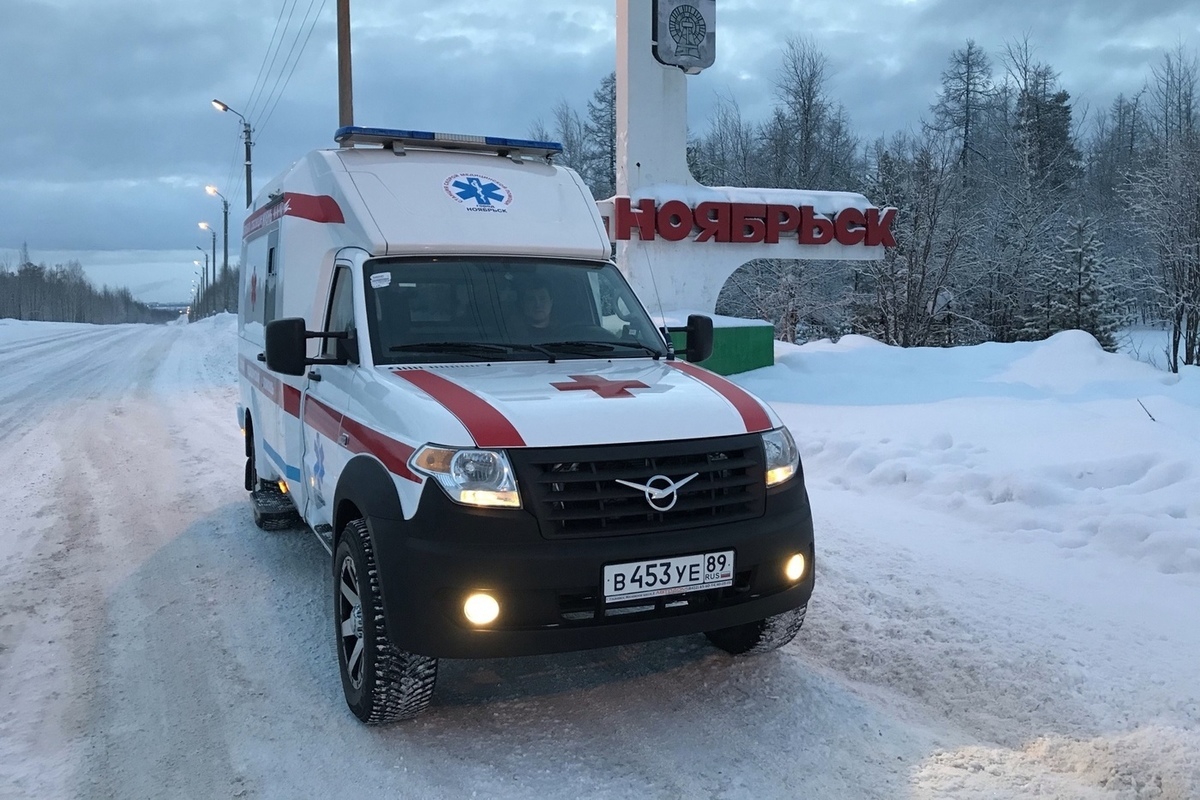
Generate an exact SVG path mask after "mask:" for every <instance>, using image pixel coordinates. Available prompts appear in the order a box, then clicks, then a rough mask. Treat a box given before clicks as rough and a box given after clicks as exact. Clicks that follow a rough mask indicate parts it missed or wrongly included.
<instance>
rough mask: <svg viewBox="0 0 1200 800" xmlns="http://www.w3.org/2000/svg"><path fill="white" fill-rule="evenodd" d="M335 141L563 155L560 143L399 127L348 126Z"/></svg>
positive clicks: (516, 156) (388, 147)
mask: <svg viewBox="0 0 1200 800" xmlns="http://www.w3.org/2000/svg"><path fill="white" fill-rule="evenodd" d="M333 138H334V141H336V142H337V143H338V144H340V145H342V146H347V145H359V144H371V145H375V144H377V145H383V147H384V149H386V150H392V151H395V153H396V155H403V154H404V148H406V147H419V148H422V149H428V150H466V151H470V152H473V153H494V154H496V155H498V156H502V157H508V158H512V159H514V160H516V159H519V158H522V157H531V158H544V159H546V161H547V162H549V161H550V160H551V159H552V158H554V156H556V155H558V154H559V153H561V152H562V150H563V148H562V145H561V144H559V143H558V142H540V141H537V140H534V139H509V138H506V137H502V136H473V135H470V134H464V133H433V132H431V131H408V130H399V129H395V128H362V127H358V126H355V125H348V126H346V127H343V128H338V129H337V131H335V132H334V134H333Z"/></svg>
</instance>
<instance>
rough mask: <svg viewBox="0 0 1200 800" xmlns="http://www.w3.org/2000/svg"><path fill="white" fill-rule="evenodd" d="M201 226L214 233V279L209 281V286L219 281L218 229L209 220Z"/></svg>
mask: <svg viewBox="0 0 1200 800" xmlns="http://www.w3.org/2000/svg"><path fill="white" fill-rule="evenodd" d="M200 227H201V228H203V229H204V230H206V231H208V232H209V233H211V234H212V256H213V258H212V280H210V281H209V282H208V285H209V288H212V286H213V284H215V283H216V282H217V229H216V228H214V227H213V226H212V225H209V224H208V223H207V222H201V223H200Z"/></svg>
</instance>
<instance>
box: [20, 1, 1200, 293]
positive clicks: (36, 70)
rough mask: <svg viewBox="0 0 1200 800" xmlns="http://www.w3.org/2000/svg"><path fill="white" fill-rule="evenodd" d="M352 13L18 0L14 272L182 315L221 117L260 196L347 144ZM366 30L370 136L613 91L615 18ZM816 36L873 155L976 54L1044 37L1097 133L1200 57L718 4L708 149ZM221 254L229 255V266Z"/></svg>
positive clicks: (232, 195)
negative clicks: (63, 268) (342, 97)
mask: <svg viewBox="0 0 1200 800" xmlns="http://www.w3.org/2000/svg"><path fill="white" fill-rule="evenodd" d="M645 2H647V3H649V2H650V0H645ZM334 8H335V0H204V2H200V3H181V2H178V0H0V109H2V110H3V111H2V114H3V116H0V148H2V149H0V152H2V153H3V156H0V263H4V262H5V261H7V262H8V263H9V264H10V265H12V264H15V263H16V261H17V249H18V248H19V247H20V246H21V244H22V242H27V243H28V247H29V251H30V256H31V258H32V260H34V261H36V262H46V263H49V264H54V263H58V262H62V261H65V260H68V259H70V258H78V259H79V260H80V261H82V262H83V264H84V268H85V269H86V270H87V271H88V273H89V274H90V275H91V276H92V277H93V280H94V281H95V282H96V283H97V284H101V283H108V284H112V285H128V286H130V288H131V289H132V290H133V291H134V294H135V295H136V296H139V297H141V298H143V299H147V300H168V299H176V298H178V299H183V298H185V297H186V296H187V294H188V286H189V284H190V281H191V279H192V273H193V270H194V267H192V264H191V262H192V260H193V259H194V258H201V254H200V252H199V251H198V250H196V249H195V248H196V247H197V246H202V247H204V248H205V249H209V247H210V245H211V239H210V238H209V234H207V233H205V232H204V231H201V230H199V228H198V227H197V222H199V221H200V220H207V221H210V222H213V223H215V225H216V226H217V228H218V229H220V226H221V219H220V216H221V206H220V202H219V201H218V200H217V199H215V198H212V197H209V196H208V195H206V194H205V193H204V186H205V184H209V183H215V184H217V185H218V186H219V187H220V188H221V191H222V192H223V193H224V194H225V196H226V197H228V198H229V200H230V204H231V209H230V211H231V213H230V217H231V221H230V229H231V236H230V260H231V261H235V260H236V259H237V255H238V251H239V246H240V242H239V236H240V232H241V220H242V218H243V216H244V205H245V190H244V183H243V181H242V167H241V157H242V144H241V138H240V137H241V123H240V121H239V120H238V119H237V117H235V116H234V115H232V114H222V113H220V112H218V111H216V110H215V109H214V108H213V107H212V105H211V104H210V100H212V98H214V97H215V98H219V99H221V100H223V101H224V102H226V103H228V104H229V105H230V106H232V107H233V108H234V109H236V110H238V111H240V112H241V113H243V114H244V115H246V116H247V117H248V118H249V119H250V121H251V122H252V123H253V125H254V128H255V134H254V141H255V147H254V155H253V161H254V173H255V181H254V182H255V188H256V189H257V188H258V187H260V186H261V181H264V180H265V179H267V178H268V177H270V176H273V175H275V174H276V173H278V172H279V171H280V170H282V169H283V168H285V167H286V166H287V165H288V164H289V163H290V162H291V161H293V160H294V159H295V158H296V157H298V156H299V155H301V154H303V153H304V152H305V151H307V150H310V149H313V148H317V147H327V146H331V145H332V144H333V141H332V134H333V131H334V129H335V128H336V127H337V113H338V112H337V82H336V79H337V68H336V44H335V22H334ZM351 13H352V16H353V51H354V101H355V103H354V106H355V109H354V118H355V123H356V124H359V125H372V126H379V127H397V128H412V129H421V130H443V131H452V132H457V133H486V134H492V135H498V136H518V137H520V136H527V135H528V134H529V132H530V127H531V125H532V124H533V123H534V122H536V121H538V120H539V119H540V120H544V121H546V122H547V123H549V122H550V120H551V109H552V107H553V106H554V105H555V103H557V102H558V101H559V100H561V99H566V100H567V101H568V102H569V103H571V105H573V106H575V107H576V108H579V109H581V110H583V109H585V108H586V102H587V100H588V98H589V97H590V96H591V94H592V92H593V91H594V90H595V89H596V87H597V85H598V84H599V82H600V80H601V79H602V78H603V77H604V76H605V75H606V74H607V73H609V72H610V71H612V70H613V69H614V59H615V31H614V25H615V2H614V0H557V1H556V2H548V1H546V0H543V1H542V2H535V1H534V0H492V1H491V2H488V3H481V2H479V0H437V2H433V3H417V2H412V1H411V0H352V3H351ZM306 19H307V22H305V20H306ZM314 20H315V25H314V24H313V22H314ZM310 30H311V34H310ZM805 36H807V37H810V38H811V39H812V40H813V41H814V42H815V44H816V45H817V47H818V48H819V49H820V50H821V51H822V52H824V53H825V55H826V56H827V57H828V59H829V61H830V65H831V67H832V69H831V73H830V81H829V85H828V88H829V90H830V91H831V93H832V94H833V95H834V96H835V97H836V98H837V99H838V100H840V101H841V102H842V103H843V105H845V107H846V109H847V111H848V112H849V115H850V118H851V121H852V123H853V126H854V128H855V130H856V131H857V132H858V134H859V135H860V137H861V138H863V139H864V140H871V139H873V138H874V137H876V136H878V135H881V134H885V133H888V132H890V131H895V130H899V129H905V128H908V127H910V126H915V125H916V124H917V123H918V121H919V119H920V118H921V116H922V115H924V114H925V113H927V109H928V108H929V105H930V104H931V103H932V101H933V100H934V98H935V95H936V92H937V89H938V86H939V75H940V73H941V72H942V71H943V70H944V69H945V68H946V65H947V61H948V59H949V56H950V54H951V53H952V52H953V51H954V50H955V49H958V48H961V47H962V46H963V45H964V44H965V42H966V41H967V40H968V39H974V40H975V41H976V42H977V43H979V45H980V46H981V47H983V48H984V49H985V50H986V51H987V52H988V53H989V55H992V56H993V60H996V58H995V57H996V55H997V54H998V53H999V51H1000V50H1001V48H1002V47H1003V46H1004V44H1005V43H1006V42H1012V41H1016V40H1019V39H1021V38H1023V37H1026V36H1027V37H1028V39H1029V41H1030V43H1031V44H1032V45H1033V48H1034V53H1035V56H1036V58H1037V59H1038V60H1039V61H1042V62H1045V63H1048V64H1050V65H1051V66H1052V67H1054V68H1055V69H1056V70H1058V72H1059V73H1060V75H1061V83H1062V85H1063V87H1064V88H1066V89H1067V90H1068V91H1069V92H1070V93H1071V95H1072V98H1073V101H1074V103H1075V107H1076V110H1077V116H1078V112H1079V111H1081V110H1082V109H1084V108H1085V107H1090V108H1091V109H1092V113H1094V112H1095V110H1097V109H1101V108H1103V107H1105V106H1107V105H1108V103H1109V102H1110V101H1111V100H1112V99H1113V98H1114V97H1115V96H1116V95H1117V93H1119V92H1126V93H1129V92H1133V91H1136V90H1137V89H1138V88H1139V87H1140V86H1141V84H1142V83H1143V82H1144V81H1145V80H1147V79H1148V78H1149V77H1150V70H1151V68H1152V67H1153V66H1154V65H1155V64H1157V63H1158V62H1159V61H1160V60H1161V58H1162V56H1163V54H1164V53H1165V52H1166V51H1167V50H1169V49H1173V48H1174V47H1176V46H1177V45H1182V46H1183V47H1184V48H1185V50H1186V51H1187V52H1188V53H1189V54H1190V55H1194V54H1196V52H1197V49H1198V46H1200V3H1197V2H1195V0H1191V1H1190V2H1189V1H1188V0H1140V1H1139V2H1133V1H1132V0H885V1H884V2H860V3H854V4H832V5H831V4H829V3H813V2H811V1H808V2H805V1H804V0H717V62H716V64H715V66H714V67H712V68H711V69H710V70H708V71H706V72H704V73H703V74H702V75H700V76H697V77H694V78H691V79H690V80H689V82H688V86H689V117H690V126H691V129H692V131H693V132H699V131H703V130H704V128H705V127H706V124H707V118H708V114H709V112H710V110H711V108H712V106H713V103H714V99H715V98H716V97H717V96H719V95H723V96H728V97H732V98H733V99H735V100H736V101H737V102H738V104H739V105H740V106H741V109H742V112H743V115H744V116H745V117H746V118H748V119H751V120H755V121H758V120H761V119H765V117H766V115H767V113H768V112H769V109H770V107H771V104H772V102H773V99H774V96H773V93H774V78H775V74H776V71H777V69H778V67H779V54H780V51H781V47H782V45H783V43H784V42H785V41H786V40H787V39H788V38H789V37H805ZM272 45H274V46H272ZM269 54H270V55H271V56H274V58H271V57H270V56H269ZM293 64H295V67H294V70H293V66H292V65H293ZM801 188H820V189H840V188H843V187H834V186H830V187H801ZM872 199H874V198H872ZM880 201H886V199H885V198H881V199H880ZM221 247H222V241H221V237H220V236H218V241H217V250H218V253H217V258H218V260H220V259H221V258H222V254H221Z"/></svg>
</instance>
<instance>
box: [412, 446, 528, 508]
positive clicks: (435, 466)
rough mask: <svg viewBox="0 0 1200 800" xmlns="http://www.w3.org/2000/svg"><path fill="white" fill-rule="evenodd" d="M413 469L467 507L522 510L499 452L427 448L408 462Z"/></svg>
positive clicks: (514, 482)
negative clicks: (498, 507) (431, 479)
mask: <svg viewBox="0 0 1200 800" xmlns="http://www.w3.org/2000/svg"><path fill="white" fill-rule="evenodd" d="M409 464H410V465H411V466H412V468H413V469H415V470H417V471H418V472H422V473H424V474H426V475H428V476H429V477H431V478H435V479H437V482H438V483H440V484H441V485H442V488H443V489H445V490H446V494H448V495H450V499H451V500H453V501H454V502H456V503H462V504H463V505H466V506H489V507H493V506H500V507H503V508H520V507H521V495H520V493H519V492H517V478H516V476H515V475H513V471H512V465H510V464H509V463H508V456H507V455H505V454H504V453H503V452H502V451H499V450H474V449H464V450H454V449H451V448H447V447H434V446H433V445H425V446H424V447H422V448H421V449H420V450H418V451H417V452H416V453H414V454H413V457H412V458H411V459H410V460H409Z"/></svg>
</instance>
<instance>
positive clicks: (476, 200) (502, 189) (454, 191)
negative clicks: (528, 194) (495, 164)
mask: <svg viewBox="0 0 1200 800" xmlns="http://www.w3.org/2000/svg"><path fill="white" fill-rule="evenodd" d="M442 188H443V189H445V190H446V194H448V195H450V197H452V198H453V199H454V200H455V201H456V202H457V203H459V204H460V205H463V206H465V207H466V209H467V210H468V211H491V212H500V213H503V212H506V211H508V205H509V204H510V203H511V202H512V192H510V191H509V190H508V187H507V186H505V185H504V184H503V183H500V182H499V181H497V180H495V179H493V178H489V177H487V176H486V175H478V174H475V173H459V174H458V175H451V176H450V177H449V178H446V182H445V183H443V184H442Z"/></svg>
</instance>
